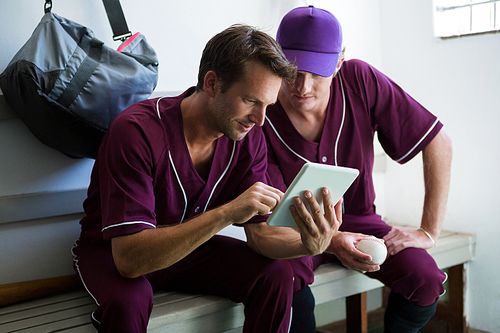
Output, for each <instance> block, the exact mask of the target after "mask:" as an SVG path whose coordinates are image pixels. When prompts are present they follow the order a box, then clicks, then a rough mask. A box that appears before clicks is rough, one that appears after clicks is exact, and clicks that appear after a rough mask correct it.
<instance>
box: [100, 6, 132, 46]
mask: <svg viewBox="0 0 500 333" xmlns="http://www.w3.org/2000/svg"><path fill="white" fill-rule="evenodd" d="M102 2H103V3H104V8H106V14H108V20H109V24H110V25H111V29H112V30H113V40H121V41H125V40H126V39H127V38H129V37H130V36H132V32H130V30H129V29H128V26H127V21H126V20H125V15H124V14H123V10H122V6H121V5H120V0H102Z"/></svg>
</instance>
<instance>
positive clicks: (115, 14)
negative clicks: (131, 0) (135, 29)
mask: <svg viewBox="0 0 500 333" xmlns="http://www.w3.org/2000/svg"><path fill="white" fill-rule="evenodd" d="M102 2H103V3H104V8H105V9H106V14H108V20H109V24H110V25H111V29H112V30H113V40H121V41H124V40H125V39H127V38H129V37H130V36H132V32H130V30H128V26H127V21H126V20H125V15H124V14H123V10H122V6H121V5H120V0H102ZM51 10H52V0H45V5H44V11H45V14H47V13H50V12H51Z"/></svg>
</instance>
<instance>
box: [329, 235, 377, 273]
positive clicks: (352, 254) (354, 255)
mask: <svg viewBox="0 0 500 333" xmlns="http://www.w3.org/2000/svg"><path fill="white" fill-rule="evenodd" d="M366 237H368V235H364V234H357V233H352V232H341V231H339V232H337V233H336V234H335V235H334V236H333V238H332V242H331V244H330V246H329V247H328V249H327V250H326V252H328V253H332V254H334V255H335V256H336V257H337V258H338V259H339V260H340V262H341V263H342V265H344V266H345V267H347V268H350V269H353V270H355V271H358V272H361V273H366V272H375V271H378V270H379V269H380V266H379V265H370V264H367V263H365V262H363V261H371V260H372V257H371V256H370V255H368V254H366V253H364V252H361V251H360V250H358V248H357V247H356V246H357V245H358V243H359V241H360V240H362V239H363V238H366Z"/></svg>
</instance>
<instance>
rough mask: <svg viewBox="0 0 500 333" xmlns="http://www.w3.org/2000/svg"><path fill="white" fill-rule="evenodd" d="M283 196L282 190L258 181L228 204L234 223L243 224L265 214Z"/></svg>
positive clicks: (230, 217) (230, 216)
mask: <svg viewBox="0 0 500 333" xmlns="http://www.w3.org/2000/svg"><path fill="white" fill-rule="evenodd" d="M281 197H283V192H281V191H280V190H278V189H276V188H274V187H271V186H269V185H266V184H264V183H260V182H257V183H255V184H253V185H252V186H251V187H249V188H248V189H247V190H246V191H245V192H243V193H242V194H240V196H238V197H237V198H236V199H234V200H233V201H231V202H229V203H227V204H226V207H227V208H228V210H229V212H228V213H229V219H230V220H231V221H232V223H236V224H241V223H245V222H247V221H248V220H250V219H251V218H252V217H253V216H255V215H265V214H268V213H269V212H271V211H272V210H273V208H274V207H276V205H277V204H278V202H279V201H280V200H281Z"/></svg>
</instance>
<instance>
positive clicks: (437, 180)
mask: <svg viewBox="0 0 500 333" xmlns="http://www.w3.org/2000/svg"><path fill="white" fill-rule="evenodd" d="M452 155H453V150H452V145H451V139H450V138H449V137H448V135H447V134H446V133H444V132H443V131H442V130H441V131H440V132H439V133H438V135H437V136H436V137H435V138H434V139H433V140H432V141H431V143H429V145H428V146H427V147H426V148H425V149H424V151H423V153H422V156H423V165H424V181H425V199H424V207H423V213H422V223H421V227H422V229H424V230H425V231H426V232H428V233H429V234H430V235H431V237H432V238H433V239H434V240H436V239H437V238H438V236H439V233H440V232H441V228H442V225H443V221H444V217H445V213H446V204H447V201H448V192H449V188H450V174H451V160H452Z"/></svg>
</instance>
